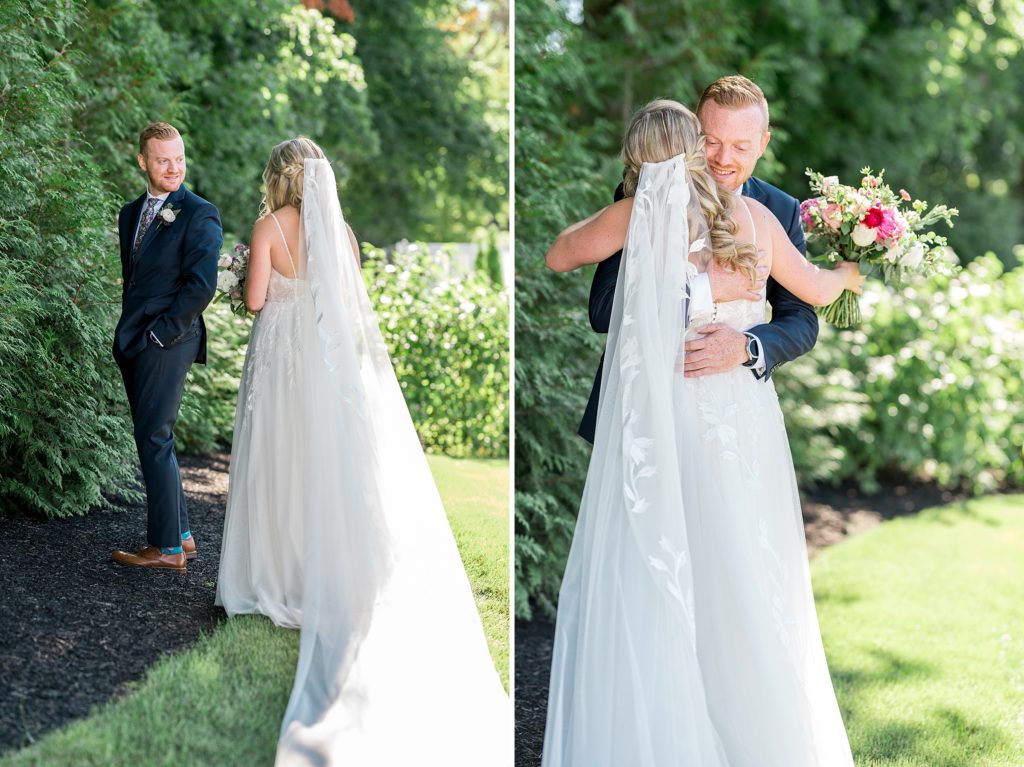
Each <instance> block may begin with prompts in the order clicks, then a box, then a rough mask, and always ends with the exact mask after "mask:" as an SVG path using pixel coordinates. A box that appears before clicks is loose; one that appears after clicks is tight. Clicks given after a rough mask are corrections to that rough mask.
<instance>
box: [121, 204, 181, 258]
mask: <svg viewBox="0 0 1024 767" xmlns="http://www.w3.org/2000/svg"><path fill="white" fill-rule="evenodd" d="M143 199H145V198H143ZM183 199H185V185H184V184H182V185H181V186H179V187H178V191H176V192H173V193H171V194H170V195H168V196H167V199H166V200H164V204H163V205H161V206H160V211H161V212H162V211H163V210H164V209H165V208H167V207H168V206H173V207H174V208H175V209H176V210H179V211H180V210H181V201H182V200H183ZM166 226H167V225H165V224H164V223H163V222H162V221H161V219H160V212H158V213H157V215H156V216H155V217H154V218H153V222H152V223H151V224H150V225H149V229H147V230H146V234H145V236H143V238H142V242H140V243H139V249H138V250H137V251H135V257H134V259H133V261H134V262H135V263H138V261H139V259H141V258H142V256H143V255H144V254H145V252H146V250H147V249H148V248H149V246H150V245H151V244H152V243H153V240H155V239H156V238H157V236H158V235H159V234H160V230H162V229H165V228H166ZM172 226H173V225H172Z"/></svg>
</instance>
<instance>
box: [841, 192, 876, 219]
mask: <svg viewBox="0 0 1024 767" xmlns="http://www.w3.org/2000/svg"><path fill="white" fill-rule="evenodd" d="M870 207H871V200H869V199H868V198H867V197H865V196H864V195H862V194H861V193H860V192H857V194H855V195H854V196H853V202H852V203H850V205H849V206H848V207H847V209H846V210H847V211H848V212H849V213H850V214H851V215H852V216H854V217H856V218H860V217H861V216H863V215H864V214H865V213H867V212H868V208H870Z"/></svg>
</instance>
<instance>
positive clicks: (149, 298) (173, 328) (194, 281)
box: [114, 185, 224, 363]
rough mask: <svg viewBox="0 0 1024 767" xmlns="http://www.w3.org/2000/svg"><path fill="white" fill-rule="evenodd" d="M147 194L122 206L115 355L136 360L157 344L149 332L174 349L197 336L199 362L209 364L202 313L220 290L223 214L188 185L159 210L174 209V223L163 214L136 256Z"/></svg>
mask: <svg viewBox="0 0 1024 767" xmlns="http://www.w3.org/2000/svg"><path fill="white" fill-rule="evenodd" d="M145 203H146V195H145V194H143V195H142V196H141V197H139V198H138V199H137V200H134V201H133V202H130V203H128V204H127V205H125V206H124V207H123V208H121V213H120V214H119V215H118V218H117V230H118V234H119V235H120V240H121V277H122V280H123V285H122V290H121V318H120V319H119V320H118V322H117V329H116V330H115V331H114V356H115V357H117V356H121V357H123V358H125V359H131V358H133V357H135V356H136V355H137V354H139V352H141V351H142V350H143V349H145V348H146V344H148V343H152V341H151V340H150V338H149V332H150V331H152V332H153V334H154V335H155V336H156V337H157V338H158V339H160V343H162V344H163V345H164V346H165V347H171V346H174V345H176V344H179V343H181V342H182V341H185V340H187V339H189V338H193V337H194V336H195V335H196V334H197V333H198V334H199V335H200V342H199V351H198V353H197V354H196V358H195V361H196V362H201V363H202V362H206V323H205V322H203V310H204V309H205V308H206V307H207V305H209V303H210V301H211V300H213V296H214V294H215V292H216V289H217V261H218V259H219V257H220V249H221V245H222V244H223V242H224V235H223V231H222V230H221V224H220V212H219V211H218V210H217V208H216V207H215V206H214V205H212V204H211V203H209V202H207V201H206V200H204V199H203V198H202V197H199V196H198V195H195V194H193V193H192V192H190V191H189V190H188V189H187V188H185V186H184V185H182V186H180V187H179V188H178V190H177V191H176V192H172V193H171V194H170V195H168V197H167V199H166V200H165V201H164V204H163V206H162V207H161V208H160V212H163V211H165V210H168V209H172V210H174V211H175V213H176V216H175V219H174V222H173V223H167V222H165V221H164V220H163V219H162V218H160V215H159V214H158V215H157V217H156V218H155V219H153V223H152V224H150V225H149V229H147V230H146V236H145V237H143V239H142V242H141V243H140V244H139V249H138V251H137V252H136V253H135V255H134V257H133V256H132V244H133V241H134V239H135V232H136V226H137V224H138V223H139V217H140V216H141V215H142V208H143V206H144V205H145Z"/></svg>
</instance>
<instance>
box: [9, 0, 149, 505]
mask: <svg viewBox="0 0 1024 767" xmlns="http://www.w3.org/2000/svg"><path fill="white" fill-rule="evenodd" d="M81 22H82V18H81V15H80V14H79V13H78V12H76V10H75V6H74V5H72V4H64V3H61V4H44V5H41V6H35V5H34V4H33V5H29V4H21V3H4V4H3V5H0V49H2V50H3V51H4V56H3V58H2V59H0V136H2V137H3V140H2V141H0V177H2V178H3V179H4V181H3V183H2V184H0V371H2V373H0V395H2V398H0V509H3V510H8V509H12V508H19V509H27V510H30V511H34V512H38V513H43V514H47V515H50V516H66V515H69V514H75V513H81V511H82V510H83V509H86V508H89V506H92V505H102V504H103V503H104V499H103V496H102V492H103V491H105V490H115V489H125V488H128V491H129V492H130V489H131V487H132V480H133V479H134V474H135V471H134V468H133V467H132V465H131V464H130V463H129V462H126V461H125V460H124V457H125V456H126V455H130V454H131V451H132V450H133V449H134V447H133V445H132V443H131V425H130V423H129V422H128V416H127V405H126V403H125V402H124V397H123V394H122V391H121V385H120V378H119V376H118V374H117V371H116V367H115V365H114V361H113V359H112V357H111V354H110V346H111V333H110V330H111V328H112V327H113V322H114V320H115V319H116V316H117V311H118V303H119V300H120V289H119V287H118V286H117V280H118V279H119V277H120V262H119V260H118V256H117V240H116V236H115V234H114V232H113V231H112V229H111V221H113V220H114V216H115V215H116V212H117V201H116V200H115V199H114V198H113V197H112V196H111V194H110V193H109V191H108V190H107V189H106V188H105V187H104V185H103V183H102V181H101V179H100V176H99V172H98V169H97V167H96V165H95V164H94V163H93V161H92V159H91V158H90V156H89V154H88V153H87V152H85V151H83V149H82V145H81V141H82V139H81V136H80V134H78V133H77V132H76V131H75V130H74V129H73V127H72V123H73V121H72V119H71V118H72V116H73V115H74V113H75V110H76V108H77V105H78V104H79V103H80V100H81V99H83V98H84V97H87V96H88V93H87V92H86V91H84V90H83V89H82V86H81V83H80V82H79V80H78V78H77V77H76V74H75V64H76V59H77V58H78V57H77V53H76V52H75V51H74V50H73V49H71V48H70V47H69V31H70V30H73V29H74V27H75V25H76V24H80V23H81Z"/></svg>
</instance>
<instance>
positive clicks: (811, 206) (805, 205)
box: [800, 197, 821, 229]
mask: <svg viewBox="0 0 1024 767" xmlns="http://www.w3.org/2000/svg"><path fill="white" fill-rule="evenodd" d="M820 209H821V198H820V197H812V198H811V199H810V200H804V201H803V202H802V203H800V220H801V221H803V223H804V226H805V227H807V228H808V229H810V228H811V227H813V226H814V219H813V218H812V217H811V210H820Z"/></svg>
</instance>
